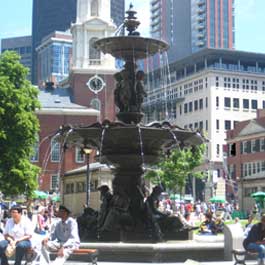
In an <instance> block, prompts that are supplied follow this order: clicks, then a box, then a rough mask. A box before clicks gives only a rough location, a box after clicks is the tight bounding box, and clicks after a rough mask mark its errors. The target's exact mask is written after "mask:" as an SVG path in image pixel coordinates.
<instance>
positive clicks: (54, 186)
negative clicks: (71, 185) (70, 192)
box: [51, 175, 59, 191]
mask: <svg viewBox="0 0 265 265" xmlns="http://www.w3.org/2000/svg"><path fill="white" fill-rule="evenodd" d="M58 188H59V177H58V176H57V175H54V176H51V190H54V191H55V190H58Z"/></svg>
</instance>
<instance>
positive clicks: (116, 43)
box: [94, 35, 169, 60]
mask: <svg viewBox="0 0 265 265" xmlns="http://www.w3.org/2000/svg"><path fill="white" fill-rule="evenodd" d="M94 47H95V48H96V49H98V50H101V51H102V52H103V53H105V54H106V53H109V54H111V55H112V56H114V57H115V58H118V59H128V58H134V60H138V59H144V58H146V57H149V56H152V55H154V54H156V53H158V52H163V51H166V50H167V49H168V47H169V45H168V44H167V43H166V42H164V41H161V40H157V39H151V38H143V37H140V36H135V35H132V36H116V37H108V38H103V39H100V40H97V41H96V42H95V44H94Z"/></svg>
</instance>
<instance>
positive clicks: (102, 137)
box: [99, 125, 107, 164]
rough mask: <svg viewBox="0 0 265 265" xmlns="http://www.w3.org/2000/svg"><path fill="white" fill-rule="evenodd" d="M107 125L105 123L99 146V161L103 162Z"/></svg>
mask: <svg viewBox="0 0 265 265" xmlns="http://www.w3.org/2000/svg"><path fill="white" fill-rule="evenodd" d="M106 128H107V126H106V125H105V126H104V127H103V130H102V133H101V138H100V147H99V163H100V164H102V149H103V142H104V136H105V132H106Z"/></svg>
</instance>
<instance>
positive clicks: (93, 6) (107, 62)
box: [69, 0, 117, 121]
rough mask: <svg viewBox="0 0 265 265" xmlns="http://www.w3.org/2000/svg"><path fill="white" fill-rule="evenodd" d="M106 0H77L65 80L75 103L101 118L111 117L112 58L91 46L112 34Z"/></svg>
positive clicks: (112, 98) (112, 104)
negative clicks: (70, 61)
mask: <svg viewBox="0 0 265 265" xmlns="http://www.w3.org/2000/svg"><path fill="white" fill-rule="evenodd" d="M115 30H116V26H115V25H114V24H113V22H112V19H111V8H110V0H77V16H76V22H75V23H74V24H72V27H71V32H72V35H73V56H72V69H71V71H70V76H69V81H70V82H69V83H70V87H71V89H72V93H73V98H74V101H75V103H77V104H79V105H83V106H87V107H92V108H96V109H98V110H99V111H100V113H101V115H100V118H101V120H103V119H109V120H111V121H114V120H115V104H114V92H113V91H114V88H115V81H114V78H113V74H114V73H115V72H117V69H116V68H115V59H114V58H113V57H112V56H111V55H109V54H103V53H102V52H100V51H98V50H96V49H95V48H94V46H93V44H94V43H95V41H97V40H98V39H101V38H107V37H111V36H113V34H114V32H115Z"/></svg>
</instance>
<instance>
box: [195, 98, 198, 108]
mask: <svg viewBox="0 0 265 265" xmlns="http://www.w3.org/2000/svg"><path fill="white" fill-rule="evenodd" d="M194 110H198V100H195V101H194Z"/></svg>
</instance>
